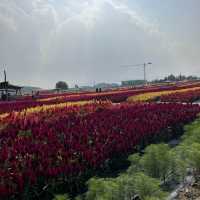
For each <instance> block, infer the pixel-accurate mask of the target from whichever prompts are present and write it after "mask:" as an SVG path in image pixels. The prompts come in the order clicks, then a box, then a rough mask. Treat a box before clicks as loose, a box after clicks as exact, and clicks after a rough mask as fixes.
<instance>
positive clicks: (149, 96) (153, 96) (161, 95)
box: [127, 87, 200, 103]
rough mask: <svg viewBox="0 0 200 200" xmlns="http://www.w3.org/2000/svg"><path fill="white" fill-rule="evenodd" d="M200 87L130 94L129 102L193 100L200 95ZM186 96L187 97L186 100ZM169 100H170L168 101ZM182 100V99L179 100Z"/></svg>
mask: <svg viewBox="0 0 200 200" xmlns="http://www.w3.org/2000/svg"><path fill="white" fill-rule="evenodd" d="M199 91H200V87H194V88H192V87H189V88H185V89H178V90H164V91H159V92H148V93H143V94H139V95H134V96H130V97H129V98H128V99H127V101H128V102H151V101H155V100H158V99H159V100H160V99H161V101H163V102H188V103H189V102H193V101H194V100H196V99H197V98H199V97H200V95H199ZM179 97H180V98H179ZM184 97H186V99H185V100H184ZM167 100H169V101H167ZM179 100H180V101H179Z"/></svg>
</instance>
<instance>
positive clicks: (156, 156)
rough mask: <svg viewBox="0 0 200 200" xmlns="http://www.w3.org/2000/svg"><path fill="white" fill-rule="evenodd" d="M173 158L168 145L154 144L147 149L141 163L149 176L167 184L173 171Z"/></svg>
mask: <svg viewBox="0 0 200 200" xmlns="http://www.w3.org/2000/svg"><path fill="white" fill-rule="evenodd" d="M171 158H172V155H171V152H170V148H169V146H168V145H166V144H153V145H150V146H148V147H147V148H146V149H145V154H144V156H143V157H142V158H141V161H140V162H141V165H142V168H143V169H144V172H145V173H146V174H147V175H149V176H151V177H153V178H159V179H161V180H162V181H164V182H165V181H166V178H167V177H168V175H169V174H170V172H171V169H172V164H173V163H172V159H171Z"/></svg>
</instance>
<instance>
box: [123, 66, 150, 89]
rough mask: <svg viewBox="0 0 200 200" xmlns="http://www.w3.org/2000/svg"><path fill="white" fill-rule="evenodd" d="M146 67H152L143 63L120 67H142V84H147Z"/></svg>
mask: <svg viewBox="0 0 200 200" xmlns="http://www.w3.org/2000/svg"><path fill="white" fill-rule="evenodd" d="M147 65H152V63H151V62H148V63H144V64H137V65H122V66H121V67H140V66H141V67H142V66H143V70H144V84H145V85H146V84H147V78H146V67H147Z"/></svg>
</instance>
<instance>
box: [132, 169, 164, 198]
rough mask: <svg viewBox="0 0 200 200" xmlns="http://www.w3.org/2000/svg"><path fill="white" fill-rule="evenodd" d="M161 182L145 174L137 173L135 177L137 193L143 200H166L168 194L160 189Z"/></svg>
mask: <svg viewBox="0 0 200 200" xmlns="http://www.w3.org/2000/svg"><path fill="white" fill-rule="evenodd" d="M160 184H161V183H160V181H159V180H157V179H155V178H151V177H149V176H147V175H145V174H143V173H137V174H135V176H134V185H135V192H136V193H137V194H138V195H139V197H140V198H141V200H145V199H148V198H153V197H154V198H159V199H160V200H161V199H164V198H165V197H166V193H165V192H163V191H162V190H161V189H160Z"/></svg>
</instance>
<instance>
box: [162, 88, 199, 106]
mask: <svg viewBox="0 0 200 200" xmlns="http://www.w3.org/2000/svg"><path fill="white" fill-rule="evenodd" d="M199 99H200V89H197V90H191V91H186V92H182V93H178V92H175V93H172V94H168V95H163V96H161V97H160V101H161V102H181V103H193V102H195V101H197V100H199Z"/></svg>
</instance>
